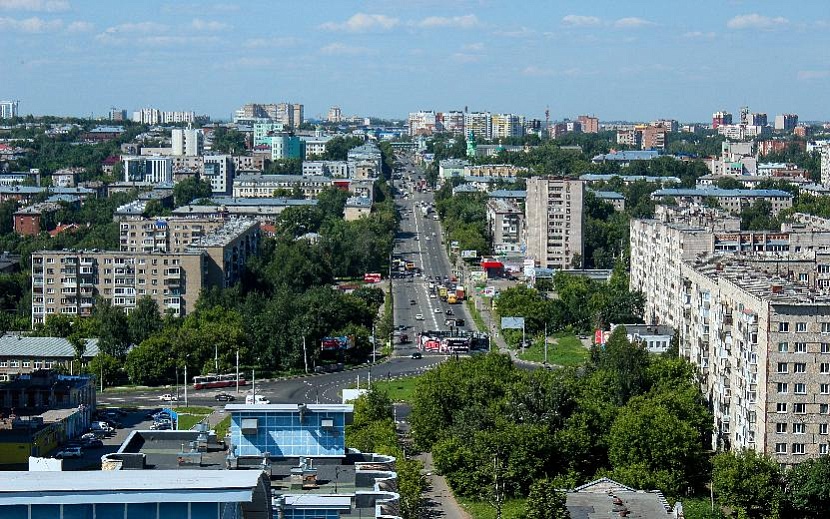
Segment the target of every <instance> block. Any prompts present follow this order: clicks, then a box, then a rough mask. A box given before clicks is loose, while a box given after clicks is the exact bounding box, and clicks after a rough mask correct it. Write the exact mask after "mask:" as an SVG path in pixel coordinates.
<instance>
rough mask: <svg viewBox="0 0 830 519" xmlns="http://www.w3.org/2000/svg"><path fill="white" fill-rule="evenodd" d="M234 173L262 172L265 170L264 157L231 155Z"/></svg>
mask: <svg viewBox="0 0 830 519" xmlns="http://www.w3.org/2000/svg"><path fill="white" fill-rule="evenodd" d="M231 160H232V161H233V170H234V173H236V172H238V171H263V170H264V169H265V157H263V156H262V155H233V156H232V157H231Z"/></svg>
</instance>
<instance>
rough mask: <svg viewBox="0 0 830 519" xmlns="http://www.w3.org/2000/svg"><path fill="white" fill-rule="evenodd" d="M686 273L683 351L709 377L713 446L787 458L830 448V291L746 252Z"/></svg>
mask: <svg viewBox="0 0 830 519" xmlns="http://www.w3.org/2000/svg"><path fill="white" fill-rule="evenodd" d="M817 267H821V268H823V269H824V271H826V272H827V271H830V264H827V263H824V264H821V265H817ZM681 273H682V276H683V281H684V288H683V305H684V306H683V308H684V313H685V322H684V327H683V328H681V354H682V355H683V356H684V357H686V358H688V359H689V360H691V361H692V362H693V363H694V364H695V365H696V366H698V368H699V370H700V373H701V375H702V377H703V382H702V385H703V389H704V393H705V394H706V395H707V396H708V398H709V400H710V404H711V407H712V410H713V413H714V417H715V427H716V429H715V432H716V435H715V436H714V438H713V448H715V447H723V448H727V449H742V448H748V449H754V450H756V451H758V452H761V453H763V454H767V455H769V456H772V457H773V459H775V460H776V461H778V462H779V463H780V464H781V465H783V466H792V465H794V464H797V463H799V462H801V461H803V460H805V459H807V458H815V457H818V456H821V455H826V454H828V445H830V436H828V432H829V431H828V427H830V296H828V294H827V292H826V291H822V292H817V291H816V290H815V289H814V288H812V287H810V286H809V285H808V284H807V283H803V282H799V281H795V280H793V279H792V278H789V277H783V276H779V275H778V274H776V273H774V271H769V270H765V269H763V268H761V267H760V266H759V265H754V264H752V262H747V261H741V260H739V259H737V258H726V257H721V256H712V257H706V258H702V259H699V260H695V261H689V262H684V264H683V265H682V266H681Z"/></svg>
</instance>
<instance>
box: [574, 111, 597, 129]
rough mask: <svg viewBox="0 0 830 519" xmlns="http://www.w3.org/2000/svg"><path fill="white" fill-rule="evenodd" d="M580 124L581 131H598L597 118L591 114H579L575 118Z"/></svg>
mask: <svg viewBox="0 0 830 519" xmlns="http://www.w3.org/2000/svg"><path fill="white" fill-rule="evenodd" d="M576 120H577V121H579V124H580V125H581V126H582V133H598V132H599V118H598V117H593V116H591V115H580V116H579V117H577V118H576Z"/></svg>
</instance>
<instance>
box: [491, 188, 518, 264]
mask: <svg viewBox="0 0 830 519" xmlns="http://www.w3.org/2000/svg"><path fill="white" fill-rule="evenodd" d="M487 229H488V232H489V234H490V240H491V243H492V244H493V252H494V253H496V254H511V253H518V252H521V251H522V249H523V244H522V231H523V229H524V210H523V209H522V207H521V206H520V205H519V204H518V203H517V202H516V201H515V200H512V199H504V198H490V199H488V200H487Z"/></svg>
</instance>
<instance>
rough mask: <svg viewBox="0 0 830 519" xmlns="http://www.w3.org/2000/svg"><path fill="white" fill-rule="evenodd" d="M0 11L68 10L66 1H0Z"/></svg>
mask: <svg viewBox="0 0 830 519" xmlns="http://www.w3.org/2000/svg"><path fill="white" fill-rule="evenodd" d="M0 9H5V10H9V11H40V12H47V13H54V12H58V11H66V10H68V9H69V1H68V0H0Z"/></svg>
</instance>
